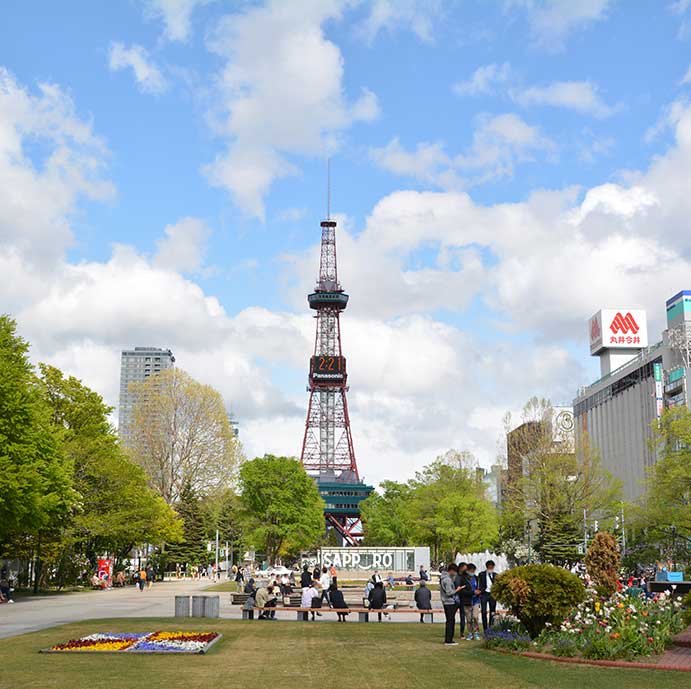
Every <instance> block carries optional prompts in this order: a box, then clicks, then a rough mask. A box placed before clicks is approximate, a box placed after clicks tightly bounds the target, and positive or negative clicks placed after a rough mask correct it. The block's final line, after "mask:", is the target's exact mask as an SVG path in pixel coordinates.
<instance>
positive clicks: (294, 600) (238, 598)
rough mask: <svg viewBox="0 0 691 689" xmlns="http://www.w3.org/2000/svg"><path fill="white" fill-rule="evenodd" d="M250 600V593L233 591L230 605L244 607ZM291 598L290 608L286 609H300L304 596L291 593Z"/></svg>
mask: <svg viewBox="0 0 691 689" xmlns="http://www.w3.org/2000/svg"><path fill="white" fill-rule="evenodd" d="M287 597H288V596H287ZM248 598H249V594H248V593H235V592H234V591H233V592H231V594H230V604H231V605H244V604H245V603H247V599H248ZM289 598H290V606H286V607H290V608H291V609H292V608H297V607H300V603H301V602H302V594H300V593H291V594H290V596H289Z"/></svg>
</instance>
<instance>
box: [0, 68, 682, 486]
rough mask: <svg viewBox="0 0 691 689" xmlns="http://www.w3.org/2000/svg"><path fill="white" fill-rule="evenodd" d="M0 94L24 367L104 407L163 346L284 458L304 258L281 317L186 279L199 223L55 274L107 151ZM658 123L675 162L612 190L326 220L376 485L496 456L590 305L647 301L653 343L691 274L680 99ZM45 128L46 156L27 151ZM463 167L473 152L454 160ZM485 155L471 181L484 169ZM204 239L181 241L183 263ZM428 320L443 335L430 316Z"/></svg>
mask: <svg viewBox="0 0 691 689" xmlns="http://www.w3.org/2000/svg"><path fill="white" fill-rule="evenodd" d="M0 83H1V84H2V88H0V177H2V178H3V179H5V180H7V183H6V184H4V185H1V186H0V232H1V233H2V241H1V242H0V274H2V277H3V279H2V280H0V303H2V304H3V309H5V308H7V309H9V310H10V311H11V313H12V314H13V315H14V316H16V317H17V319H18V323H19V329H20V332H21V333H22V334H23V335H24V336H26V337H27V338H28V339H29V340H30V341H31V342H32V343H33V345H34V349H33V350H32V356H33V357H34V358H35V359H39V358H40V359H43V360H46V361H49V362H54V363H58V364H59V365H60V366H63V367H64V368H65V370H66V371H67V372H68V373H71V374H74V375H77V376H79V377H81V378H82V379H83V380H84V382H85V383H86V384H87V385H91V386H93V387H95V388H96V389H97V390H99V391H101V392H103V393H104V394H105V396H106V400H107V401H108V402H110V403H117V390H118V375H119V367H118V358H119V357H118V352H119V349H120V348H121V347H124V346H133V345H136V344H155V345H159V346H167V347H171V348H172V349H173V350H174V352H175V354H176V357H177V359H178V363H179V365H180V366H181V367H183V368H185V369H187V370H189V371H190V372H191V373H192V374H193V375H195V377H197V378H199V379H200V380H203V381H204V382H208V383H210V384H212V385H214V386H215V387H217V388H218V389H219V390H221V392H222V393H223V395H224V397H225V399H226V401H227V404H228V405H229V406H230V407H231V409H233V411H234V412H235V414H236V416H237V418H238V420H239V421H240V424H241V435H242V438H243V441H245V442H246V443H247V446H248V452H249V454H250V455H252V454H254V453H255V452H263V451H265V450H271V451H274V452H281V453H288V454H290V453H298V452H299V449H300V440H301V437H302V436H301V427H302V425H303V423H304V413H305V406H306V402H307V396H306V393H305V392H304V380H305V375H306V368H307V361H308V357H309V355H310V352H311V348H312V346H313V338H314V321H313V318H311V316H310V314H309V312H308V309H307V308H306V304H305V293H306V292H307V291H308V290H310V289H311V288H312V287H313V284H312V280H313V277H314V273H315V271H316V266H317V255H318V246H317V245H316V244H315V245H314V246H312V247H310V248H309V250H307V251H305V252H302V253H300V254H298V255H296V256H293V257H291V258H290V259H289V260H287V261H286V266H285V270H286V272H287V275H286V281H287V294H288V296H289V298H290V299H291V304H294V305H295V306H294V308H287V309H285V310H281V311H270V310H268V309H266V308H260V307H256V306H248V307H247V308H245V309H243V310H242V311H240V312H239V313H235V314H231V313H227V312H226V311H225V309H224V308H223V305H222V304H221V303H220V302H219V300H218V299H217V298H216V297H214V296H213V295H212V294H208V293H206V292H205V291H204V290H203V289H202V288H201V286H200V285H199V284H197V283H196V282H195V281H194V280H192V279H189V278H186V277H184V276H182V275H180V274H179V273H178V272H176V271H175V268H182V269H185V266H184V265H182V264H183V263H184V260H183V259H182V258H181V256H180V254H179V253H178V252H177V249H178V248H179V242H182V243H183V244H184V243H185V242H186V241H188V240H189V239H190V236H189V235H193V236H195V237H197V238H199V236H200V235H199V234H196V235H195V234H194V232H192V233H188V232H185V231H182V230H179V227H181V226H185V223H189V222H195V221H190V220H185V221H182V222H179V223H177V224H175V225H172V226H171V227H172V228H176V229H175V230H171V229H170V228H168V230H164V236H163V239H162V240H161V242H160V243H159V254H158V257H157V258H156V257H154V258H150V257H148V256H147V255H146V252H141V251H136V250H135V249H133V248H132V247H126V246H116V247H114V249H113V252H112V255H111V256H110V257H109V258H108V259H107V260H104V261H96V260H89V261H82V262H80V263H78V264H75V263H71V262H69V261H68V260H67V259H66V258H65V255H64V254H65V251H64V250H65V247H67V246H69V244H70V242H71V241H72V232H73V230H72V227H71V224H70V220H71V217H72V215H73V214H74V212H75V210H76V209H78V204H79V199H80V198H82V197H85V196H88V197H91V196H94V193H93V192H95V191H99V190H101V191H102V185H103V181H102V180H101V178H100V174H96V172H98V170H99V165H100V164H101V162H102V158H103V156H104V155H105V151H104V150H103V148H102V145H100V144H99V142H98V139H97V138H96V137H95V135H94V133H93V131H92V128H91V125H90V123H86V122H84V121H83V120H82V119H80V118H79V117H78V116H76V114H75V109H74V105H73V104H72V103H71V102H70V101H69V99H67V98H66V97H65V96H64V94H62V92H61V91H60V89H58V88H57V87H55V86H50V87H47V86H46V87H40V88H39V89H38V90H37V92H36V93H35V94H34V93H31V92H29V91H28V90H27V89H25V88H23V87H21V86H20V85H18V84H17V83H16V82H15V81H14V80H13V79H12V78H11V77H9V75H7V74H4V75H3V79H2V81H1V82H0ZM481 125H484V129H483V131H486V132H489V133H486V134H484V135H483V136H487V137H489V138H490V140H494V139H499V140H501V141H508V142H510V143H511V146H513V147H514V148H515V151H516V150H517V151H519V152H520V153H516V152H515V151H514V153H512V155H531V153H530V151H533V154H534V153H535V152H534V150H533V149H534V146H535V145H536V142H539V141H540V137H541V135H540V133H539V132H536V131H533V130H532V129H531V128H530V127H529V125H526V124H525V123H523V122H522V121H520V120H515V119H513V118H512V117H506V116H504V117H503V119H499V120H495V119H493V118H486V119H484V120H483V121H482V122H481ZM670 126H673V127H674V142H673V144H672V145H671V146H670V147H669V149H668V150H667V151H666V152H664V154H661V155H659V156H657V157H656V158H655V159H653V160H652V162H651V163H650V165H649V166H648V167H647V168H646V169H644V170H640V171H638V172H636V173H629V175H628V177H627V179H626V181H621V182H620V183H618V184H614V183H612V182H607V183H606V184H601V185H596V186H593V187H592V188H589V189H584V190H578V189H572V188H566V189H559V190H555V191H544V190H541V191H535V192H534V193H532V194H531V195H530V196H529V197H528V198H526V199H525V200H522V201H520V202H515V203H497V204H480V203H477V202H475V201H474V200H473V199H472V198H471V197H470V196H469V195H468V194H467V193H463V192H461V191H457V190H456V191H447V192H429V191H427V192H417V191H410V190H401V191H397V192H395V193H392V194H389V195H387V196H385V197H384V198H382V199H380V200H379V201H378V202H377V203H376V204H375V205H374V207H373V208H372V209H371V212H370V213H369V215H368V217H367V220H366V222H365V225H364V227H362V228H357V227H353V228H352V230H348V229H346V230H342V229H340V228H339V231H338V242H339V247H338V248H339V261H340V264H339V274H340V276H341V279H342V281H343V283H344V287H345V289H346V290H347V291H349V292H350V296H351V301H350V303H349V306H348V310H347V311H346V313H345V314H344V316H343V320H342V337H343V344H344V348H345V353H346V355H347V356H348V360H349V383H350V386H351V388H350V398H349V400H350V407H351V418H352V423H353V435H354V442H355V449H356V452H357V454H358V459H359V462H360V469H361V472H362V473H363V474H364V475H365V476H367V478H368V479H370V480H375V481H376V480H380V479H382V478H385V477H386V478H397V479H402V478H406V477H407V476H409V475H410V474H411V473H412V472H413V471H414V470H415V469H416V468H419V467H420V466H421V465H422V464H423V463H426V462H429V461H430V460H431V459H432V458H433V457H434V455H435V454H437V453H440V452H442V451H444V450H446V449H448V448H449V447H457V448H459V449H469V450H472V451H474V452H476V453H477V454H478V456H479V457H480V459H481V460H482V462H483V464H488V463H489V462H490V461H492V460H493V459H494V456H495V450H496V443H497V440H498V438H499V437H500V435H501V432H502V429H501V428H500V427H498V428H496V429H494V430H493V426H492V423H493V422H492V419H500V418H501V416H502V414H503V412H504V411H506V410H507V409H509V410H516V409H518V408H520V406H521V404H522V402H523V401H524V400H525V399H527V398H528V397H530V396H532V395H534V394H535V395H539V396H550V397H552V398H553V399H554V400H555V401H568V399H569V398H570V397H571V396H572V395H573V393H574V392H575V390H576V388H577V386H578V385H579V384H581V383H585V382H588V379H589V376H590V374H589V373H588V370H587V368H588V364H587V362H588V361H589V358H588V355H587V344H586V332H585V322H586V319H587V317H588V316H589V315H590V314H591V313H593V312H594V311H595V310H597V308H599V307H601V306H603V305H605V304H607V305H609V304H619V305H621V306H629V305H630V306H642V307H645V308H647V309H648V313H649V316H650V321H651V324H650V327H651V332H653V333H655V332H660V330H661V329H662V326H663V323H664V317H665V312H664V300H665V299H666V298H667V297H669V296H670V295H671V294H673V293H676V292H677V291H678V290H679V289H682V288H684V287H688V284H687V280H688V279H689V275H691V259H689V256H691V235H690V234H689V232H688V227H687V225H688V217H689V216H690V215H691V197H690V196H689V193H688V190H689V188H691V107H688V106H683V105H679V107H678V108H677V110H676V113H675V118H674V121H673V122H672V121H670ZM37 136H39V137H41V140H42V141H43V142H44V143H45V144H46V148H47V152H46V156H45V161H52V162H51V163H50V164H48V163H46V162H44V163H42V164H36V163H35V162H34V161H29V159H28V154H27V153H26V150H25V149H26V148H27V141H28V140H29V139H31V140H33V139H34V138H35V137H37ZM516 147H517V148H516ZM531 147H533V148H531ZM85 151H88V152H89V153H85ZM545 152H547V153H549V151H545ZM449 157H450V158H451V159H452V161H455V158H454V157H453V156H449ZM472 157H473V150H472V148H471V150H470V151H469V152H468V153H466V158H467V159H468V160H467V161H465V162H466V164H468V161H472ZM478 158H482V161H483V162H482V166H483V167H482V171H484V170H485V168H486V167H487V161H489V168H490V169H491V168H492V167H494V166H496V164H497V162H496V161H497V156H496V155H489V156H488V155H486V154H483V155H482V156H480V155H479V154H478ZM499 159H500V160H503V159H502V157H501V156H499ZM65 161H68V163H69V164H67V163H65ZM502 164H505V163H502ZM473 165H475V163H473V164H472V165H470V166H469V167H468V169H471V170H475V169H476V168H475V167H473ZM92 185H95V186H94V187H93V188H92ZM95 195H96V196H99V195H101V196H102V194H98V193H97V194H95ZM16 198H18V199H20V200H21V203H20V204H19V205H16V204H17V201H16ZM13 202H14V203H15V205H14V206H12V203H13ZM6 209H9V210H6ZM27 233H31V234H30V237H31V241H28V240H27V238H26V235H27ZM201 234H203V231H202V232H201ZM317 236H318V231H315V241H316V237H317ZM181 237H182V239H181ZM202 244H203V240H199V241H192V242H191V249H190V251H192V253H194V252H197V253H196V254H195V255H196V257H197V258H195V260H194V261H192V263H194V264H198V263H199V260H201V258H202V252H201V251H199V247H200V246H201V245H202ZM46 247H49V253H48V254H47V255H43V254H40V253H39V252H41V251H46V250H47V249H46ZM166 255H167V256H168V258H167V259H166V260H163V259H162V258H161V257H162V256H166ZM39 259H40V260H39ZM198 259H199V260H198ZM162 260H163V262H162V263H161V261H162ZM187 265H188V267H189V265H190V264H187ZM237 279H238V284H240V281H241V280H243V279H244V277H243V276H239V277H238V278H237ZM471 307H472V308H471ZM441 310H443V312H444V313H445V314H452V315H451V316H449V317H448V322H445V323H443V322H440V321H439V319H438V318H437V317H436V316H435V315H434V314H435V313H436V312H438V311H441ZM516 336H517V337H516ZM576 347H580V348H581V351H582V353H580V354H575V355H574V354H573V353H572V352H573V350H574V348H576ZM267 361H268V362H271V365H267V364H266V362H267ZM590 368H592V367H590ZM286 381H287V382H286ZM459 391H460V392H459ZM267 428H270V429H271V433H267V432H266V429H267Z"/></svg>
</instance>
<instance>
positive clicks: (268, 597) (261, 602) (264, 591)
mask: <svg viewBox="0 0 691 689" xmlns="http://www.w3.org/2000/svg"><path fill="white" fill-rule="evenodd" d="M256 601H257V607H258V608H275V607H276V596H275V595H274V587H273V586H267V587H266V588H260V589H259V590H258V591H257V595H256ZM259 619H260V620H275V619H276V611H275V610H262V611H261V613H260V614H259Z"/></svg>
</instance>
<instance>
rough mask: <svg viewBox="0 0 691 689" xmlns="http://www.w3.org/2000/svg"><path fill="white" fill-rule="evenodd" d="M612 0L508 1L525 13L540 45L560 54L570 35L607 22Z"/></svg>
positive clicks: (510, 4) (511, 5)
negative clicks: (595, 24)
mask: <svg viewBox="0 0 691 689" xmlns="http://www.w3.org/2000/svg"><path fill="white" fill-rule="evenodd" d="M611 4H612V0H577V1H574V0H509V2H508V3H507V5H508V6H509V7H518V8H520V9H522V10H523V11H524V12H525V13H526V15H527V19H528V22H529V24H530V27H531V30H532V33H533V36H534V38H535V41H536V43H537V45H539V46H540V47H542V48H545V49H547V50H560V49H562V48H563V47H564V43H565V41H566V39H567V38H568V36H569V34H571V33H573V32H574V31H577V30H579V29H583V28H585V27H587V26H589V25H591V24H593V23H595V22H599V21H602V20H604V19H605V18H606V17H607V13H608V10H609V8H610V6H611Z"/></svg>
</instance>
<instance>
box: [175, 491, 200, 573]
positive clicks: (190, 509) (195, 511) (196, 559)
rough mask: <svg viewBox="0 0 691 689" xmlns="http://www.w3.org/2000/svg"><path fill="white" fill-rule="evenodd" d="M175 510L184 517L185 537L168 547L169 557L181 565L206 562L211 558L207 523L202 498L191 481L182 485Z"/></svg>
mask: <svg viewBox="0 0 691 689" xmlns="http://www.w3.org/2000/svg"><path fill="white" fill-rule="evenodd" d="M175 511H176V512H177V513H178V515H180V518H181V519H182V524H183V537H182V539H181V541H180V542H179V543H177V544H174V545H172V546H170V547H169V548H168V559H169V560H170V561H171V562H177V563H179V564H181V565H183V564H190V565H201V564H205V563H206V562H207V561H208V559H209V554H208V551H207V547H206V544H207V542H208V537H209V534H208V529H207V523H206V520H205V514H204V508H203V506H202V503H201V500H200V499H199V497H198V496H197V495H196V494H195V492H194V489H193V488H192V486H191V485H190V484H189V483H186V484H185V485H184V486H183V487H182V491H181V492H180V499H179V500H178V503H177V505H176V506H175Z"/></svg>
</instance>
